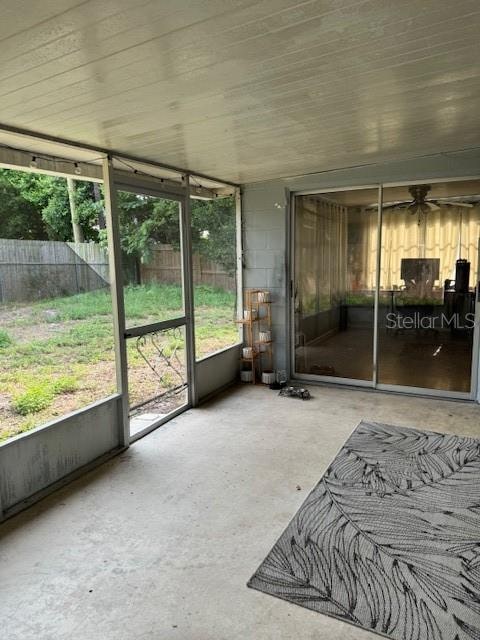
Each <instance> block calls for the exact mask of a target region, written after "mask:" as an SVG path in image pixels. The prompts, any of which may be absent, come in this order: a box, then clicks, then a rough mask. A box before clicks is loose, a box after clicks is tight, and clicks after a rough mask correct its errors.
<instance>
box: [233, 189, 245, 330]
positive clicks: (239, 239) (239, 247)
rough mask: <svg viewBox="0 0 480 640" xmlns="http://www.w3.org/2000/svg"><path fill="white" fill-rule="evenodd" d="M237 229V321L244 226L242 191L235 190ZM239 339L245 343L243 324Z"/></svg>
mask: <svg viewBox="0 0 480 640" xmlns="http://www.w3.org/2000/svg"><path fill="white" fill-rule="evenodd" d="M235 229H236V252H237V260H236V265H237V271H236V276H237V278H236V283H237V310H236V311H237V319H238V320H240V318H243V225H242V195H241V192H240V189H239V188H237V189H235ZM238 337H239V340H240V342H243V341H244V339H245V338H244V334H243V324H239V325H238Z"/></svg>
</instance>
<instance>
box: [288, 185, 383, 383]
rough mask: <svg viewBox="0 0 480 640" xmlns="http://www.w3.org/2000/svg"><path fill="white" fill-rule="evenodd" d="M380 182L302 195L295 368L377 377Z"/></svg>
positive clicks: (297, 243)
mask: <svg viewBox="0 0 480 640" xmlns="http://www.w3.org/2000/svg"><path fill="white" fill-rule="evenodd" d="M377 228H378V189H355V190H349V191H337V192H330V193H323V194H314V195H301V196H296V197H295V229H294V245H295V246H294V252H295V275H294V296H295V300H294V305H295V307H294V323H295V326H294V336H295V346H294V349H295V354H294V355H295V372H296V373H297V374H311V375H315V376H320V377H324V376H328V377H332V378H337V379H345V380H360V381H371V382H372V383H373V352H374V349H373V343H374V306H375V305H374V302H375V286H376V263H377V244H378V243H377Z"/></svg>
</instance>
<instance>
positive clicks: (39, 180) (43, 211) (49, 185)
mask: <svg viewBox="0 0 480 640" xmlns="http://www.w3.org/2000/svg"><path fill="white" fill-rule="evenodd" d="M0 175H1V176H2V178H3V179H4V180H5V181H6V182H7V183H9V184H10V185H11V186H12V187H13V188H14V189H15V190H16V192H17V193H18V194H21V196H22V198H23V201H24V202H28V203H29V204H30V205H31V206H33V208H34V210H35V211H36V215H40V216H41V219H42V220H43V223H44V229H45V231H46V234H47V237H48V238H49V239H50V240H63V241H71V240H73V239H74V236H73V229H72V218H71V211H70V202H69V197H68V190H67V182H66V179H65V178H57V177H53V176H47V175H43V174H38V173H29V172H25V171H14V170H12V169H1V170H0ZM5 195H6V194H5ZM74 197H75V205H76V214H77V218H78V224H79V225H80V228H81V230H82V232H83V236H84V238H85V240H94V241H96V240H98V224H97V222H98V212H99V204H98V203H97V202H96V201H95V200H94V197H93V185H92V183H90V182H85V181H80V180H79V181H75V196H74ZM13 204H14V203H13V202H9V198H8V197H5V198H4V205H3V206H7V207H8V206H12V205H13ZM43 238H44V236H42V237H38V238H37V239H43Z"/></svg>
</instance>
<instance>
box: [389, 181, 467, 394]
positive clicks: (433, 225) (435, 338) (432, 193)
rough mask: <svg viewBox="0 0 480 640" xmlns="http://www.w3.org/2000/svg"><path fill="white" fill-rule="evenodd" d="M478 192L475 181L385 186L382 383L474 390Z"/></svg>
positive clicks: (443, 389)
mask: <svg viewBox="0 0 480 640" xmlns="http://www.w3.org/2000/svg"><path fill="white" fill-rule="evenodd" d="M479 191H480V190H479V185H478V182H476V181H470V182H447V183H436V184H431V185H429V184H412V185H409V186H399V187H388V188H385V189H384V191H383V213H382V234H381V235H382V243H381V244H382V247H381V269H380V278H379V279H380V298H379V300H380V306H379V318H378V319H379V331H378V338H379V342H378V383H379V384H380V385H387V386H390V385H396V386H400V387H413V388H416V389H430V390H439V391H446V392H455V393H465V394H469V393H470V391H471V383H472V354H473V350H472V349H473V340H474V335H475V331H474V329H475V304H476V300H475V298H476V296H475V288H476V284H477V280H478V275H477V271H478V243H479V238H480V210H479V207H478V195H477V194H478V193H479Z"/></svg>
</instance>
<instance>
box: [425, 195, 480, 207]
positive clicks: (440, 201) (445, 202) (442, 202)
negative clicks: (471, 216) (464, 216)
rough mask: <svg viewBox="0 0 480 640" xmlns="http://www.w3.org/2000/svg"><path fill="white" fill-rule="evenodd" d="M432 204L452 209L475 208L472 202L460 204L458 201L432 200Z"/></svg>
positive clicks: (446, 199)
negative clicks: (443, 205)
mask: <svg viewBox="0 0 480 640" xmlns="http://www.w3.org/2000/svg"><path fill="white" fill-rule="evenodd" d="M430 202H434V203H435V204H437V205H441V204H446V205H449V206H450V207H466V208H467V209H471V208H472V207H474V206H475V205H473V204H472V203H471V202H458V201H457V200H449V199H448V198H437V199H436V200H430Z"/></svg>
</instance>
